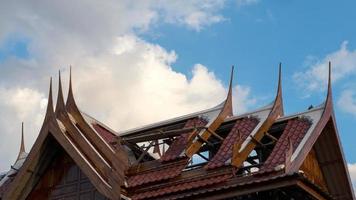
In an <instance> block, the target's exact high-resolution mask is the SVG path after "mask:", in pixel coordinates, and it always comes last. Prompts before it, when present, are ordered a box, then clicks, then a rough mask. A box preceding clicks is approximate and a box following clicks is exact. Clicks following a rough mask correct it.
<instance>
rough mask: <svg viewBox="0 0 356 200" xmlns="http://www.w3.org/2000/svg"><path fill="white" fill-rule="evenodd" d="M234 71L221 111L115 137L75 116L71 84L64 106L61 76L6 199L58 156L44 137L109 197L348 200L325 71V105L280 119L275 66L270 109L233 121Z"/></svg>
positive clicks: (20, 193)
mask: <svg viewBox="0 0 356 200" xmlns="http://www.w3.org/2000/svg"><path fill="white" fill-rule="evenodd" d="M329 70H330V66H329ZM232 74H233V71H232V73H231V79H230V84H229V92H228V94H227V96H226V99H225V101H224V102H223V103H222V104H219V105H218V106H216V107H213V108H211V109H206V110H203V111H200V112H196V113H192V114H188V115H184V116H181V117H177V118H174V119H170V120H165V121H162V122H158V123H154V124H151V125H146V126H143V127H139V128H135V129H131V130H128V131H119V132H118V133H116V132H115V131H113V130H112V129H110V128H109V127H107V126H106V125H105V124H103V123H101V122H98V121H97V120H95V119H94V118H92V117H91V116H89V115H87V114H85V113H84V112H81V111H79V109H78V107H77V105H76V103H75V100H74V95H73V91H72V87H71V80H70V87H69V93H68V98H67V102H66V103H64V100H63V96H62V88H61V82H60V78H59V90H58V91H59V92H58V97H57V106H56V109H55V111H54V110H53V105H52V104H53V103H52V98H51V96H52V94H51V91H52V90H51V87H50V95H49V101H48V108H47V113H46V117H45V120H44V124H43V127H42V129H41V131H40V134H39V136H38V139H37V140H36V142H35V144H34V146H33V147H32V149H31V151H30V153H29V155H28V157H27V159H26V161H25V162H24V164H23V166H22V167H21V168H20V169H19V172H18V173H17V174H18V175H16V176H15V177H14V178H13V181H12V183H11V184H10V186H9V188H7V189H6V192H5V194H4V199H23V198H26V196H27V195H28V193H29V192H31V190H32V189H33V187H35V185H34V184H26V183H30V182H31V183H37V182H39V180H40V179H41V177H37V176H34V175H33V174H34V173H41V172H42V171H43V170H44V169H45V168H46V167H48V162H46V159H51V158H53V157H54V156H55V154H54V153H51V152H55V147H54V146H55V145H50V144H51V143H50V142H49V141H50V140H53V141H56V143H57V144H58V145H60V146H61V147H62V148H63V149H64V150H65V151H66V153H67V154H68V155H69V156H70V157H71V158H72V159H73V161H74V162H75V163H76V164H77V165H78V167H79V168H80V169H81V170H82V171H83V173H85V174H86V176H87V177H88V178H89V179H90V181H91V182H92V183H93V185H94V187H96V189H97V190H98V191H99V192H100V193H101V194H103V195H104V196H105V197H106V198H109V199H120V198H122V197H124V198H130V199H228V198H234V197H241V198H242V199H248V198H252V199H253V197H256V198H258V197H259V196H258V195H265V197H267V198H269V199H271V198H273V196H270V195H278V194H279V192H281V191H283V192H284V194H285V193H288V194H290V195H292V196H293V198H294V199H298V198H302V197H303V198H306V199H345V200H346V199H354V194H353V191H352V187H351V181H350V178H349V174H348V170H347V167H346V163H345V159H344V155H343V152H342V148H341V144H340V140H339V136H338V132H337V129H336V124H335V116H334V111H333V103H332V90H331V81H330V72H329V83H328V92H327V97H326V100H325V102H324V103H323V104H321V105H320V106H317V107H315V108H311V109H309V110H306V111H303V112H299V113H297V114H293V115H287V116H284V112H283V98H282V82H281V80H282V77H281V68H279V79H278V84H277V90H276V96H275V99H274V100H273V102H272V103H271V104H268V105H266V106H264V107H261V108H259V109H257V110H255V111H252V112H247V113H244V114H241V115H237V116H233V115H232V106H233V105H232V80H233V76H232ZM51 138H52V139H51ZM29 171H31V172H32V173H29ZM2 179H4V178H2ZM0 188H1V186H0ZM272 190H275V191H274V192H273V193H272V192H269V191H272ZM246 195H248V196H246Z"/></svg>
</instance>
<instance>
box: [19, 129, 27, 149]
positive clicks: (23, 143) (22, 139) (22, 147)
mask: <svg viewBox="0 0 356 200" xmlns="http://www.w3.org/2000/svg"><path fill="white" fill-rule="evenodd" d="M25 151H26V150H25V138H24V123H23V122H22V123H21V147H20V152H25Z"/></svg>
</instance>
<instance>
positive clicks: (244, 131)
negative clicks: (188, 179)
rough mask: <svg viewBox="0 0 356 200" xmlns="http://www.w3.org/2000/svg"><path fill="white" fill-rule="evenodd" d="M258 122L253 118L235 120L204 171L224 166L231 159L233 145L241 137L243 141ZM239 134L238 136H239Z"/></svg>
mask: <svg viewBox="0 0 356 200" xmlns="http://www.w3.org/2000/svg"><path fill="white" fill-rule="evenodd" d="M258 122H259V120H258V119H256V118H253V117H250V118H247V117H246V118H243V119H240V120H237V121H236V123H235V125H234V127H233V128H232V129H231V131H230V133H229V134H228V135H227V137H226V138H225V139H224V141H223V143H222V144H221V146H220V148H219V151H218V152H217V153H216V154H215V155H214V157H213V158H212V159H211V160H210V161H209V163H208V164H207V165H206V166H205V167H204V168H205V169H214V168H217V167H221V166H223V165H224V164H225V162H226V161H227V160H229V159H230V158H231V157H232V149H233V146H234V143H235V142H236V141H237V140H238V137H241V140H242V141H244V140H246V138H247V137H248V136H249V135H250V133H251V132H252V131H253V129H254V128H255V127H256V126H257V124H258ZM239 134H240V136H239Z"/></svg>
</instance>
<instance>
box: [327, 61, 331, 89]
mask: <svg viewBox="0 0 356 200" xmlns="http://www.w3.org/2000/svg"><path fill="white" fill-rule="evenodd" d="M329 92H330V93H331V62H330V61H329V75H328V93H329Z"/></svg>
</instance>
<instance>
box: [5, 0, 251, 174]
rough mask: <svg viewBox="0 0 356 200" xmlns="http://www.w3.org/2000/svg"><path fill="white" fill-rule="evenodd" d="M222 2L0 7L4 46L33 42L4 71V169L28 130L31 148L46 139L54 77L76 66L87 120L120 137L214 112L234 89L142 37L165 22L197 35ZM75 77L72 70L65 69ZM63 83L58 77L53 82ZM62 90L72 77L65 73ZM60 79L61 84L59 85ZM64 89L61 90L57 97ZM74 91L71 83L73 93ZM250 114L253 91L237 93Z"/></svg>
mask: <svg viewBox="0 0 356 200" xmlns="http://www.w3.org/2000/svg"><path fill="white" fill-rule="evenodd" d="M223 4H224V1H222V0H221V1H209V0H206V1H184V2H183V1H169V2H168V1H140V2H139V3H133V2H132V1H128V0H122V1H105V2H100V3H99V4H98V3H97V1H93V0H92V1H90V0H89V1H86V2H82V1H56V2H50V3H49V2H47V1H41V2H38V1H24V2H21V3H19V2H18V1H9V2H6V3H4V2H1V3H0V27H2V28H1V29H0V43H2V42H3V41H4V40H6V38H7V37H8V36H9V35H12V34H13V33H16V34H19V35H21V36H24V37H25V38H28V40H29V41H30V42H29V44H28V51H29V53H30V58H29V59H21V58H15V57H13V58H8V59H6V60H5V61H2V62H1V63H0V69H1V73H0V110H1V112H0V138H1V139H2V140H6V142H2V144H1V147H0V160H1V163H0V171H2V170H5V169H8V167H9V166H10V164H12V162H13V160H14V159H15V158H16V155H17V152H18V144H19V136H20V123H21V121H25V123H26V131H25V132H26V133H25V135H26V139H27V142H26V143H27V145H28V146H30V145H31V144H32V143H33V142H34V139H35V138H36V136H37V134H38V130H39V128H40V125H41V123H42V120H43V119H42V118H43V114H44V104H45V102H46V99H45V98H46V95H47V91H48V88H47V87H48V79H49V76H50V75H56V74H57V72H56V71H57V70H58V69H59V67H60V66H62V69H63V66H69V65H70V64H71V65H73V79H74V90H75V96H76V99H77V101H78V105H79V106H80V108H81V109H82V110H84V111H85V112H87V113H89V114H91V115H93V116H94V117H96V118H98V119H99V120H101V121H103V122H104V123H107V124H108V125H110V126H111V127H113V128H114V129H116V130H122V129H126V128H129V127H133V126H137V125H141V124H144V123H149V122H153V121H156V120H161V119H165V118H168V117H173V116H178V115H181V114H185V113H189V112H193V111H196V110H199V109H204V108H208V107H210V106H215V105H216V104H218V103H220V102H221V101H222V100H223V99H224V98H225V95H226V92H227V88H226V85H223V84H222V82H221V81H220V80H219V79H217V78H216V77H215V75H214V72H212V71H210V70H208V68H207V67H206V66H204V65H202V64H196V65H194V66H192V78H188V77H187V76H186V75H185V74H182V73H179V72H176V71H175V70H174V69H173V68H172V67H171V65H172V64H173V63H174V62H175V61H176V59H177V57H178V56H177V54H176V53H175V52H174V51H173V50H167V49H164V48H162V47H161V46H159V45H156V44H152V43H148V42H146V41H144V40H142V39H140V38H139V37H138V36H137V34H136V33H137V32H142V31H146V30H148V29H150V27H152V25H154V24H157V23H159V22H160V21H164V22H166V23H173V24H180V25H183V26H187V27H189V28H192V29H195V30H201V29H202V28H204V27H205V26H208V25H210V24H213V23H216V22H219V21H221V20H222V19H223V17H222V16H221V15H220V14H219V13H218V11H219V10H220V9H222V7H223ZM64 69H65V70H64V72H68V67H65V68H64ZM55 78H56V77H55ZM63 78H64V79H65V80H63V83H66V82H67V81H68V73H63ZM55 80H56V79H55ZM56 87H57V86H56V83H54V89H55V90H56ZM66 88H67V85H64V89H65V90H66ZM235 90H237V96H238V97H239V99H238V100H235V102H237V103H238V104H239V105H238V106H237V111H240V112H241V111H244V110H246V109H247V107H248V106H251V105H253V104H254V102H255V99H253V98H251V95H250V89H249V87H247V86H235Z"/></svg>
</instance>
